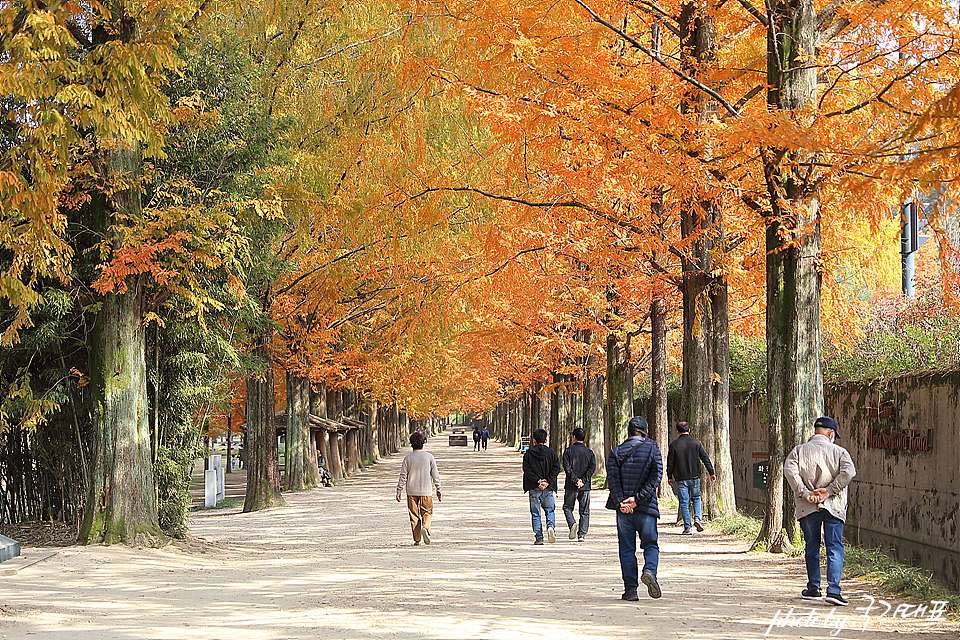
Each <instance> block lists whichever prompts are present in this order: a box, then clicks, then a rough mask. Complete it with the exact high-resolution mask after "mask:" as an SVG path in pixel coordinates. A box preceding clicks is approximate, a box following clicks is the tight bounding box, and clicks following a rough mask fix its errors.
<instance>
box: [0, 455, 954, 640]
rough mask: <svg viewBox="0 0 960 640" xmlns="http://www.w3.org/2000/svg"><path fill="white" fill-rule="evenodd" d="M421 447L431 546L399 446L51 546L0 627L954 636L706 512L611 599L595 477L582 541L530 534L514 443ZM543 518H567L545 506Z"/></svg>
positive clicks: (610, 557)
mask: <svg viewBox="0 0 960 640" xmlns="http://www.w3.org/2000/svg"><path fill="white" fill-rule="evenodd" d="M427 449H428V450H430V451H431V452H433V453H434V455H435V456H436V457H437V462H438V464H439V467H440V473H441V476H442V480H443V483H444V500H443V503H442V504H440V505H438V506H437V508H436V514H435V518H434V525H433V544H432V545H431V546H419V547H414V546H412V538H411V536H410V528H409V522H408V520H407V517H406V513H405V508H404V507H403V506H401V505H400V504H398V503H397V502H395V501H394V499H393V496H394V487H395V484H396V477H397V473H398V471H399V466H400V460H401V457H402V456H401V455H397V456H392V457H390V458H389V459H387V460H384V461H382V462H381V463H380V464H377V465H375V466H373V467H372V468H370V469H368V470H366V471H364V472H362V473H360V474H358V475H357V476H355V477H353V478H350V479H348V480H346V481H345V482H343V483H341V484H340V485H339V486H337V487H333V488H328V489H315V490H312V491H308V492H303V493H299V494H287V495H286V496H285V499H286V506H284V507H282V508H277V509H271V510H268V511H264V512H259V513H253V514H242V513H239V509H238V508H234V509H222V510H214V511H205V512H197V513H196V514H195V516H194V518H193V526H192V532H193V534H194V535H195V536H197V537H198V538H199V539H200V540H198V541H192V542H188V543H179V544H177V545H173V546H169V547H167V548H164V549H128V548H122V547H117V546H114V547H70V548H66V549H59V550H58V551H59V553H58V554H57V555H56V556H54V557H52V558H50V559H49V560H47V561H45V562H43V563H40V564H37V565H34V566H32V567H29V568H27V569H24V570H23V571H21V572H20V573H19V574H17V575H14V576H8V577H0V636H2V639H0V640H21V639H26V638H44V639H50V640H79V639H88V638H89V639H91V640H94V639H95V640H135V639H136V640H139V639H143V638H150V639H168V638H169V639H173V638H189V639H204V640H205V639H210V640H214V639H217V640H220V639H234V640H287V639H292V638H297V639H299V638H304V639H305V638H311V639H318V638H319V639H324V640H328V639H333V638H352V639H374V638H437V639H441V638H498V639H499V638H503V639H504V640H516V639H528V638H549V639H551V640H556V639H561V638H585V639H594V638H597V639H600V638H604V639H609V638H630V639H641V638H650V639H656V640H663V639H665V638H693V639H697V640H701V639H702V640H719V639H721V638H723V639H726V638H730V639H741V638H762V637H764V636H765V635H766V637H769V638H806V639H821V638H822V639H824V640H827V639H830V638H844V639H848V640H859V639H881V640H883V639H893V638H899V639H902V640H921V639H923V640H933V639H936V640H957V638H958V637H960V627H958V625H956V624H955V623H947V622H945V621H943V620H940V621H930V620H929V619H928V618H929V617H930V616H929V614H927V616H926V618H923V617H914V618H909V619H905V618H903V617H902V613H903V612H904V611H903V610H901V617H898V618H896V619H895V618H894V617H893V612H894V610H892V609H891V610H890V612H889V613H887V615H885V616H880V613H881V612H882V611H883V609H882V608H879V609H875V610H874V611H873V612H869V613H868V612H865V611H864V610H863V607H865V606H866V605H868V604H869V603H870V600H869V598H868V596H870V597H873V598H880V597H881V596H880V595H879V594H877V593H876V592H875V591H873V590H872V589H871V588H870V587H864V586H862V585H857V584H855V583H850V584H845V588H846V595H847V597H848V598H849V599H850V602H851V605H850V606H849V607H847V608H845V609H839V610H836V611H834V610H833V608H832V607H830V606H827V605H823V604H819V603H811V602H807V601H804V600H801V599H799V598H798V593H799V591H800V589H801V588H802V587H803V585H804V582H805V579H804V577H803V568H802V564H801V561H800V560H797V559H785V558H782V557H778V556H771V555H766V554H748V553H746V552H745V550H746V544H745V543H743V542H741V541H739V540H736V539H733V538H730V537H725V536H722V535H720V534H718V533H716V532H713V531H710V530H709V529H708V530H707V531H706V532H704V533H703V534H698V535H695V536H693V537H686V536H683V537H681V536H680V535H679V529H677V528H675V527H673V526H664V527H661V536H660V545H661V556H660V572H659V576H660V582H661V585H662V587H663V593H664V595H663V597H662V598H661V599H659V600H651V599H649V598H647V597H645V594H644V593H643V590H642V589H641V598H642V599H641V601H640V602H639V603H627V602H623V601H621V600H620V599H619V598H620V593H621V591H622V584H621V582H620V574H619V566H618V564H617V554H616V547H617V543H616V532H615V527H614V524H613V516H612V513H611V512H608V511H605V510H603V509H602V504H603V497H602V496H601V493H600V492H598V493H597V495H596V497H595V498H594V502H595V504H594V509H593V522H592V523H591V531H590V535H589V536H588V539H587V542H586V543H583V544H578V543H576V542H573V541H570V540H568V539H567V538H566V536H565V535H561V536H559V538H560V539H559V540H558V541H557V543H556V544H553V545H550V544H547V545H544V546H542V547H534V546H533V534H532V532H531V530H530V521H529V515H528V514H527V501H526V496H525V495H524V494H523V493H521V492H520V490H519V476H520V454H518V453H517V452H515V451H513V450H510V449H507V448H505V447H503V446H501V445H499V444H497V443H492V444H491V448H490V450H489V451H487V452H485V453H475V452H473V451H470V450H467V449H464V448H461V447H456V448H454V447H447V446H446V438H445V437H435V438H432V439H431V440H430V442H429V443H428V445H427ZM407 451H409V449H408V450H407ZM404 453H406V451H405V452H404ZM674 518H675V516H674V515H673V514H670V513H668V514H665V517H664V518H663V520H662V522H673V520H674ZM557 520H558V523H560V527H559V529H560V530H559V531H558V533H561V532H565V527H563V524H562V514H560V512H559V510H558V516H557ZM31 551H34V550H31ZM896 604H897V603H894V605H896ZM791 608H792V609H793V611H792V613H790V614H789V617H788V613H787V612H788V611H790V610H791ZM858 609H859V610H858ZM911 611H912V610H911ZM811 612H813V613H812V615H811ZM831 613H832V617H830V616H831ZM839 616H846V619H842V618H840V617H839ZM778 623H779V624H781V625H784V626H777V624H778ZM772 624H773V626H772V627H771V625H772ZM838 627H842V629H841V630H839V631H838ZM864 627H865V628H864Z"/></svg>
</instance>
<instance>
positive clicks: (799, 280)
mask: <svg viewBox="0 0 960 640" xmlns="http://www.w3.org/2000/svg"><path fill="white" fill-rule="evenodd" d="M580 4H581V5H582V6H584V8H585V10H586V11H587V12H588V13H589V14H590V16H591V17H592V18H593V19H594V20H595V21H597V22H599V23H601V24H605V25H606V26H607V27H608V28H609V29H610V30H611V31H613V32H615V33H617V34H618V35H619V36H620V37H621V38H624V39H627V40H628V41H630V42H631V45H632V46H633V47H634V48H635V49H637V50H638V51H642V52H644V53H646V54H647V55H648V56H650V57H651V59H652V60H655V61H656V62H657V63H658V64H660V65H662V66H663V67H664V68H666V69H668V70H669V71H670V72H671V73H672V74H673V75H674V76H676V77H678V78H680V79H681V80H683V81H684V82H685V83H686V84H687V85H688V86H690V87H691V90H695V91H699V92H701V93H702V94H704V95H706V96H708V97H709V98H710V99H711V100H713V101H715V103H716V105H717V106H716V108H717V111H718V115H717V116H716V117H715V119H714V120H715V122H716V123H717V124H718V125H720V124H721V123H722V125H721V126H722V129H723V130H722V134H721V135H720V136H712V138H711V140H712V141H711V144H712V145H715V146H714V148H712V149H711V151H712V154H711V155H712V156H713V157H718V153H717V152H718V151H719V152H720V153H719V155H720V157H722V154H723V153H724V150H723V143H724V142H727V143H729V142H730V141H732V140H736V141H737V142H739V143H744V142H746V141H747V140H750V141H751V142H750V143H748V146H747V147H745V149H749V151H748V152H747V153H744V154H742V155H739V154H736V155H738V161H740V162H742V163H743V166H748V165H751V164H752V165H754V166H756V169H757V172H758V173H759V172H760V171H762V175H763V178H764V181H763V185H762V188H763V189H764V190H765V191H766V194H764V195H763V196H761V195H760V194H759V193H755V192H754V193H751V191H753V189H750V191H748V190H747V189H746V187H749V186H750V185H749V183H748V182H745V181H744V178H746V176H743V177H741V178H740V180H739V182H740V183H741V188H743V189H744V192H743V193H744V197H743V201H744V204H745V205H746V208H747V210H750V209H753V210H756V211H757V212H758V213H759V214H760V216H761V219H762V220H763V224H764V230H765V255H766V269H765V271H766V276H767V282H766V318H767V326H766V337H767V347H768V348H767V354H768V376H767V384H768V388H767V403H768V420H769V425H770V430H769V432H770V443H769V457H770V468H771V476H770V480H769V494H768V496H769V501H768V507H767V512H766V518H765V524H764V530H763V532H762V534H761V540H763V541H764V542H763V543H764V545H765V546H766V547H767V548H769V549H771V550H780V549H783V548H785V547H787V546H789V542H788V540H787V537H789V536H786V537H785V536H784V535H782V534H781V531H782V527H783V525H784V511H785V510H784V505H783V500H782V495H783V482H782V470H781V464H782V460H783V456H784V453H785V451H786V450H788V449H789V448H790V447H792V446H793V445H794V444H796V443H798V442H800V441H801V440H802V439H803V436H804V434H805V433H807V432H809V430H810V425H811V424H812V421H813V419H814V418H815V417H816V416H817V415H818V414H819V413H820V412H821V411H822V374H821V373H820V350H819V349H820V321H821V318H820V298H821V278H822V274H823V271H824V267H825V265H824V262H823V261H822V260H821V228H822V225H823V224H824V221H825V220H828V219H829V220H830V222H834V221H837V223H838V224H840V223H842V222H841V221H843V220H844V219H845V218H846V217H847V216H848V215H849V211H850V209H851V208H852V207H854V206H856V203H858V202H860V203H867V207H868V210H869V211H870V213H871V215H872V216H878V215H883V213H884V208H883V206H880V207H878V206H876V203H877V201H879V202H881V203H883V205H887V204H888V203H890V201H891V200H892V199H893V198H894V197H897V195H899V194H898V192H899V191H900V190H901V189H902V187H901V186H900V184H894V185H892V188H891V185H890V184H889V183H887V184H884V183H883V182H882V181H881V180H880V179H879V178H880V173H881V171H882V169H881V166H882V165H884V164H889V163H892V162H896V161H897V160H898V159H899V157H903V156H904V155H908V154H907V151H908V149H909V150H910V151H911V152H913V153H916V154H919V155H922V154H924V152H925V149H928V148H931V147H932V148H936V147H937V146H938V144H939V143H938V142H935V141H934V140H933V137H928V138H927V139H924V140H918V139H917V138H916V137H915V136H914V135H912V134H911V129H910V124H911V122H912V120H913V116H915V115H917V106H918V105H923V104H929V101H930V100H931V99H932V98H935V97H936V92H937V89H936V87H937V86H938V85H937V82H936V81H931V80H933V76H934V75H935V74H936V73H946V75H947V76H948V77H952V76H953V75H954V74H955V73H956V68H955V63H954V61H953V57H952V56H951V55H950V52H951V51H952V50H953V47H954V42H955V37H956V32H957V24H956V20H955V19H953V18H951V17H949V16H950V15H951V14H950V12H949V11H947V7H946V5H945V4H944V5H943V6H940V5H939V3H929V4H928V5H925V6H924V8H923V9H920V10H919V11H918V10H917V9H916V7H915V6H914V5H912V4H908V3H903V4H900V3H886V4H884V5H883V6H882V8H881V7H877V6H876V5H874V4H872V3H858V2H841V1H839V0H838V1H835V2H830V3H827V4H825V5H823V6H822V7H820V8H819V9H818V8H817V7H816V6H815V4H814V2H813V1H812V0H809V1H807V0H802V1H800V2H795V3H773V4H769V5H768V6H767V12H766V13H764V12H761V11H758V10H757V9H756V8H755V7H753V6H752V5H751V4H750V3H749V2H748V1H746V0H744V1H742V2H740V7H728V6H725V5H721V4H718V5H716V6H712V5H708V4H704V5H700V6H698V7H696V12H698V13H699V16H700V19H701V20H703V21H704V22H707V21H711V22H714V23H715V24H728V25H730V26H731V27H734V26H738V27H739V28H737V29H736V30H731V31H730V33H737V34H738V35H739V36H740V39H739V41H738V42H737V44H736V45H733V44H732V43H728V44H727V47H729V49H730V50H729V51H728V52H725V54H724V55H723V56H722V58H726V60H723V59H721V60H720V61H719V62H720V63H721V64H719V65H718V64H714V65H712V66H713V67H714V68H715V69H716V71H715V73H714V75H713V76H712V77H714V78H717V77H719V78H720V79H722V81H723V83H722V84H716V83H713V82H711V81H709V80H705V79H704V78H703V77H701V76H699V75H698V76H696V77H694V76H693V75H691V74H689V73H685V72H684V70H683V69H681V68H677V67H675V66H673V65H672V64H671V63H670V62H669V61H667V60H665V59H664V58H662V57H658V56H656V55H654V54H653V52H652V50H651V49H650V47H649V46H647V45H646V44H644V42H642V41H640V40H639V39H638V38H637V37H634V36H632V35H631V34H630V33H628V32H627V30H624V29H621V28H619V27H617V26H616V25H614V24H612V23H610V22H609V21H607V20H605V19H604V18H603V17H602V16H601V15H600V13H599V12H598V11H597V10H595V9H594V8H592V7H589V6H588V5H586V4H584V3H582V2H581V3H580ZM933 5H937V6H933ZM740 11H745V12H746V13H745V14H741V13H740ZM668 13H670V12H669V11H668ZM751 21H753V26H750V22H751ZM760 38H763V40H765V42H766V47H765V48H766V54H765V55H764V56H762V57H759V56H756V53H755V52H756V46H755V45H756V43H757V42H758V40H759V39H760ZM734 62H736V64H732V63H734ZM722 63H726V65H729V66H728V68H727V69H723V64H722ZM761 64H762V65H763V67H765V69H766V73H765V80H766V83H765V84H766V88H767V91H766V95H765V98H766V99H765V100H764V101H762V102H761V101H760V100H756V99H755V96H757V95H759V94H760V93H761V91H762V89H763V86H762V85H757V86H755V87H751V86H750V84H751V83H744V82H743V81H742V78H743V77H744V75H745V74H744V72H743V71H742V70H744V69H747V70H750V69H755V68H758V67H760V65H761ZM760 68H762V67H760ZM934 68H936V72H934V71H933V69H934ZM697 70H698V71H700V72H702V70H703V68H702V67H699V68H698V69H697ZM717 74H720V75H719V76H718V75H717ZM940 86H942V85H940ZM721 87H722V88H721ZM760 107H762V108H760ZM748 116H749V119H748ZM750 119H752V121H750ZM754 154H755V155H754ZM898 154H899V155H898ZM731 155H732V156H733V155H734V154H731ZM868 167H869V168H868ZM738 173H740V172H739V171H738V170H737V168H736V166H735V165H733V164H731V163H720V164H715V165H714V167H712V168H711V174H712V175H713V176H714V177H715V178H716V179H717V180H718V181H721V183H722V184H732V183H733V178H735V177H737V174H738ZM740 175H741V176H742V174H740ZM901 177H902V176H901ZM839 185H843V186H842V187H840V186H839ZM758 186H759V185H758ZM754 188H755V187H754ZM844 189H846V190H847V191H846V192H845V191H844ZM851 195H852V197H851ZM877 196H880V197H879V198H878V197H877ZM825 202H828V203H829V204H830V207H829V209H827V210H826V211H828V212H829V214H830V215H829V217H828V216H825V215H824V214H825V209H824V203H825ZM860 206H861V207H863V204H861V205H860ZM874 219H876V218H874ZM787 524H788V525H794V523H793V520H792V518H789V519H788V520H787Z"/></svg>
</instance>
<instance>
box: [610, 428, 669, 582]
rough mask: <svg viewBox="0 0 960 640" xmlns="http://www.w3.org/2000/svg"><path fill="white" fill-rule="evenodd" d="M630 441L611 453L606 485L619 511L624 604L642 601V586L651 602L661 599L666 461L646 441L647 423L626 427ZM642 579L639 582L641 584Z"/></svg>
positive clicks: (647, 440)
mask: <svg viewBox="0 0 960 640" xmlns="http://www.w3.org/2000/svg"><path fill="white" fill-rule="evenodd" d="M627 435H628V437H627V439H626V440H624V441H623V443H621V444H620V445H619V446H617V447H615V448H613V449H612V450H611V451H610V457H609V458H608V459H607V483H608V486H609V487H610V493H611V502H613V503H614V504H615V506H616V509H617V542H618V543H619V547H620V571H621V573H622V575H623V595H622V596H621V598H622V599H623V600H631V601H633V600H639V597H638V596H637V587H638V586H639V583H640V582H643V584H644V585H646V587H647V593H648V594H649V595H650V597H651V598H659V597H660V595H661V593H660V584H659V583H658V582H657V564H658V560H659V558H660V547H659V546H658V545H657V519H658V518H659V517H660V509H659V507H658V506H657V486H658V485H659V484H660V477H661V476H662V475H663V460H662V458H661V456H660V449H659V447H657V443H656V442H654V441H653V440H650V439H649V438H647V421H646V420H644V419H643V418H641V417H640V416H635V417H633V418H631V419H630V422H628V423H627ZM637 534H639V535H640V548H641V549H643V573H642V574H640V575H639V576H638V571H637ZM638 578H639V580H638Z"/></svg>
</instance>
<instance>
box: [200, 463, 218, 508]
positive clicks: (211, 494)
mask: <svg viewBox="0 0 960 640" xmlns="http://www.w3.org/2000/svg"><path fill="white" fill-rule="evenodd" d="M203 506H205V507H215V506H217V471H216V469H207V470H206V471H204V472H203Z"/></svg>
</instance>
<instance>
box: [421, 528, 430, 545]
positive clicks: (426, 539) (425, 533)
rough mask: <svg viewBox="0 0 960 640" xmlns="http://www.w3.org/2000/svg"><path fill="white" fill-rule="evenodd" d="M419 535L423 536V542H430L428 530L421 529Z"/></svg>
mask: <svg viewBox="0 0 960 640" xmlns="http://www.w3.org/2000/svg"><path fill="white" fill-rule="evenodd" d="M420 535H421V536H422V537H423V544H430V532H429V531H427V530H426V529H421V531H420Z"/></svg>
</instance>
